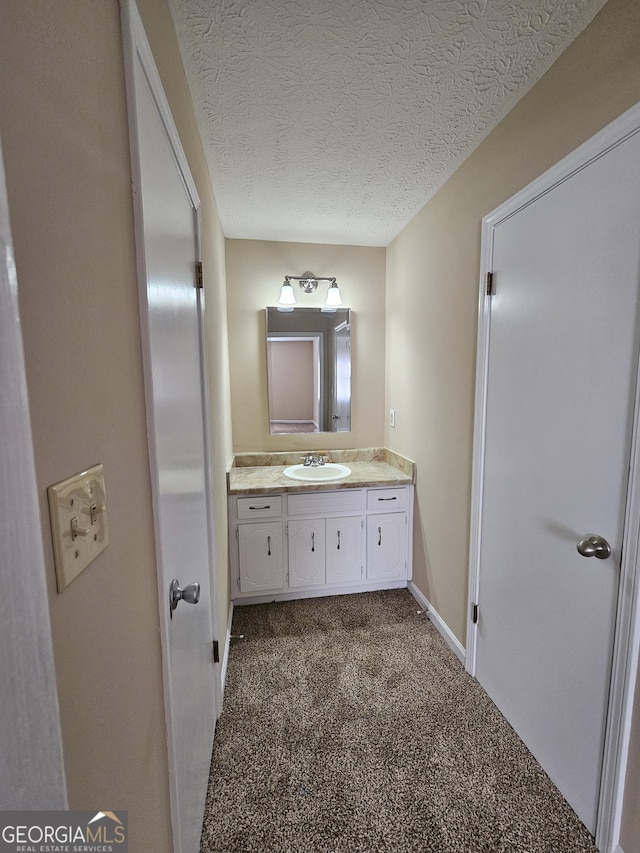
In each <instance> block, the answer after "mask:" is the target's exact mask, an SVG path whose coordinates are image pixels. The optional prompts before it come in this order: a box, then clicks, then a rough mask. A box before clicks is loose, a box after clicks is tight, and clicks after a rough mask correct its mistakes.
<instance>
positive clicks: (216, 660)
mask: <svg viewBox="0 0 640 853" xmlns="http://www.w3.org/2000/svg"><path fill="white" fill-rule="evenodd" d="M213 662H214V663H220V645H219V643H218V641H217V640H214V641H213Z"/></svg>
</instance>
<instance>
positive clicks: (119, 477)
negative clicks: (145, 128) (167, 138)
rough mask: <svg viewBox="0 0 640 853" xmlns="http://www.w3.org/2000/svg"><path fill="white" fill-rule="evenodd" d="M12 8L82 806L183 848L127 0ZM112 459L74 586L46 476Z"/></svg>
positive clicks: (26, 234) (25, 311)
mask: <svg viewBox="0 0 640 853" xmlns="http://www.w3.org/2000/svg"><path fill="white" fill-rule="evenodd" d="M2 14H3V21H2V27H1V28H0V43H1V44H0V77H1V78H2V81H3V84H2V94H1V95H0V124H1V127H2V136H3V145H4V155H5V165H6V171H7V184H8V193H9V207H10V216H11V225H12V230H13V239H14V246H15V253H16V266H17V272H18V286H19V298H20V311H21V318H22V325H23V333H24V344H25V358H26V367H27V383H28V389H29V403H30V407H31V418H32V425H33V441H34V451H35V461H36V475H37V481H38V487H39V491H40V498H41V513H42V519H43V524H44V529H43V542H44V549H45V558H46V562H47V568H48V575H47V581H48V588H49V596H50V606H51V624H52V634H53V645H54V654H55V661H56V671H57V683H58V693H59V699H60V712H61V723H62V732H63V744H64V756H65V769H66V775H67V785H68V791H69V805H70V807H71V808H85V809H91V808H96V807H102V806H101V805H100V804H101V803H104V804H107V803H108V804H110V805H109V808H116V809H117V808H125V809H128V810H129V818H130V828H131V846H132V849H140V850H141V849H157V850H158V851H168V850H169V848H170V845H169V842H168V839H169V838H170V837H171V830H170V824H169V800H168V784H167V755H166V745H165V728H164V708H163V699H162V680H161V658H160V646H159V640H158V631H159V624H158V621H159V620H158V596H157V590H156V574H155V552H154V540H153V523H152V515H151V494H150V481H149V466H148V461H147V443H146V428H145V412H144V393H143V384H142V363H141V349H140V335H139V326H138V323H139V321H138V308H137V291H136V277H135V256H134V245H133V218H132V201H131V188H130V170H129V150H128V144H129V143H128V135H127V117H126V104H125V95H124V78H123V68H122V52H121V47H120V21H119V15H118V6H117V3H116V2H115V0H106V2H101V3H78V2H76V0H60V2H56V3H48V2H47V0H10V2H7V3H4V4H3V10H2ZM97 462H102V463H103V464H104V470H105V481H106V489H107V499H108V511H109V527H110V540H111V541H110V545H109V547H108V548H107V549H106V550H105V551H104V552H103V553H102V554H101V555H100V556H99V557H98V558H97V559H96V560H95V561H94V562H93V563H92V564H91V565H90V566H89V567H88V568H87V569H86V570H85V571H84V572H83V573H82V574H81V575H80V576H79V577H78V578H76V580H74V581H73V583H72V584H71V585H70V586H69V587H67V589H66V590H65V591H64V592H63V593H62V594H58V593H57V592H56V586H55V572H54V565H53V557H52V547H51V537H50V535H49V530H48V527H47V524H48V517H49V513H48V509H47V502H46V487H47V486H48V485H50V484H51V483H55V482H56V481H58V480H61V479H63V478H65V477H68V476H69V475H71V474H73V473H75V472H77V471H81V470H83V469H84V468H87V467H89V466H90V465H93V464H95V463H97ZM34 532H35V531H34ZM105 807H106V806H105Z"/></svg>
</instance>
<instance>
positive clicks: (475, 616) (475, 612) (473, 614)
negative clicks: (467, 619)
mask: <svg viewBox="0 0 640 853" xmlns="http://www.w3.org/2000/svg"><path fill="white" fill-rule="evenodd" d="M471 621H472V622H473V624H474V625H477V624H478V605H477V604H474V605H473V610H472V611H471Z"/></svg>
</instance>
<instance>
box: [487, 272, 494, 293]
mask: <svg viewBox="0 0 640 853" xmlns="http://www.w3.org/2000/svg"><path fill="white" fill-rule="evenodd" d="M487 296H493V273H492V272H488V273H487Z"/></svg>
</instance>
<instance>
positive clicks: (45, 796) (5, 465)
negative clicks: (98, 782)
mask: <svg viewBox="0 0 640 853" xmlns="http://www.w3.org/2000/svg"><path fill="white" fill-rule="evenodd" d="M0 388H2V405H1V406H0V566H2V582H3V591H2V603H3V614H2V618H1V619H0V696H2V701H1V702H0V792H1V801H2V808H3V809H65V808H66V807H67V792H66V783H65V774H64V764H63V757H62V735H61V731H60V720H59V713H58V694H57V690H56V674H55V667H54V660H53V644H52V642H51V625H50V621H49V601H48V598H47V587H46V581H45V563H44V554H43V551H42V539H41V537H40V535H39V531H40V526H41V520H40V507H39V502H38V487H37V484H36V474H35V464H34V459H33V446H32V443H31V421H30V418H29V402H28V397H27V383H26V375H25V368H24V356H23V350H22V333H21V330H20V311H19V306H18V283H17V279H16V268H15V264H14V259H13V245H12V240H11V230H10V227H9V207H8V203H7V194H6V188H5V181H4V168H3V162H2V152H1V151H0ZM46 524H47V520H45V526H46ZM45 535H46V534H45ZM25 846H26V845H25Z"/></svg>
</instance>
